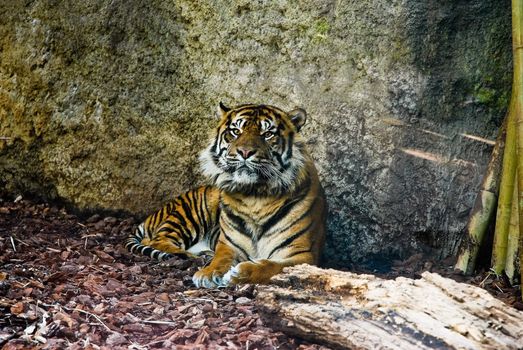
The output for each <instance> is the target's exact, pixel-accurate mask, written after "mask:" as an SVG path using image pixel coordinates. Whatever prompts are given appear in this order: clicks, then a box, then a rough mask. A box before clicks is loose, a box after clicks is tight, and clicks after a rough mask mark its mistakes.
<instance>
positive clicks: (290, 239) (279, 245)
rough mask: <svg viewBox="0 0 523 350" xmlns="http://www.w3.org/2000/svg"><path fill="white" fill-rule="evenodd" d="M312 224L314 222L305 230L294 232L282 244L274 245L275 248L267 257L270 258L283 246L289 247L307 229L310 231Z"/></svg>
mask: <svg viewBox="0 0 523 350" xmlns="http://www.w3.org/2000/svg"><path fill="white" fill-rule="evenodd" d="M311 226H312V222H311V223H310V224H309V225H308V226H307V227H306V228H304V229H303V230H301V231H299V232H297V233H295V234H293V235H292V236H290V237H289V238H287V239H286V240H285V241H283V242H281V243H280V244H278V245H277V246H276V247H274V249H273V250H272V251H271V252H270V253H269V255H268V256H267V259H270V258H271V256H272V254H274V253H276V252H277V251H278V250H280V249H282V248H285V247H287V246H288V245H289V244H291V243H292V242H293V241H294V240H295V239H297V238H299V237H300V236H302V235H304V234H305V233H307V231H309V229H310V228H311Z"/></svg>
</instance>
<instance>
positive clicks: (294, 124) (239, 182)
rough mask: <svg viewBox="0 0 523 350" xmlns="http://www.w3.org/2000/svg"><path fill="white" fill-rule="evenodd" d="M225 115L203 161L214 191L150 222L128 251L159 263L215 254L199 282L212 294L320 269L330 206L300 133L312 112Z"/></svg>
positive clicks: (254, 110) (171, 206) (179, 202)
mask: <svg viewBox="0 0 523 350" xmlns="http://www.w3.org/2000/svg"><path fill="white" fill-rule="evenodd" d="M219 115H220V123H219V125H218V127H217V129H216V131H215V132H214V133H213V135H212V138H211V140H210V142H209V145H208V146H207V148H206V149H205V150H204V151H203V152H202V153H201V155H200V161H201V168H202V170H203V173H204V175H206V176H207V177H208V178H209V180H210V182H211V185H210V186H205V187H200V188H197V189H194V190H191V191H189V192H187V193H185V194H183V195H181V196H179V197H178V198H176V199H175V200H174V201H172V202H171V203H168V204H167V205H165V206H164V207H163V208H162V209H161V210H159V211H158V212H157V213H155V214H152V215H151V216H149V217H148V218H147V219H146V220H145V222H143V223H142V224H141V225H140V226H139V227H138V229H137V230H136V232H135V233H134V234H132V235H131V236H129V237H128V239H127V241H126V247H127V249H129V250H130V251H131V252H139V253H141V254H143V255H147V256H150V257H152V258H156V259H158V260H164V259H167V258H170V257H172V256H176V255H178V256H194V254H197V253H199V252H202V251H209V250H211V251H214V256H213V258H212V261H211V262H210V264H209V265H208V266H206V267H204V268H202V269H201V270H199V271H198V272H196V273H195V274H194V276H193V282H194V284H195V285H196V286H197V287H207V288H214V287H222V286H228V285H233V284H238V283H266V282H268V281H269V279H270V278H271V277H272V276H273V275H275V274H277V273H279V272H281V271H282V269H283V268H284V267H286V266H292V265H297V264H301V263H308V264H317V263H318V259H319V257H320V253H321V250H322V247H323V243H324V236H325V217H326V214H325V213H326V202H325V197H324V193H323V189H322V187H321V185H320V182H319V180H318V175H317V172H316V168H315V167H314V164H313V161H312V159H311V157H310V156H309V154H308V153H307V151H306V149H305V144H304V141H303V140H302V138H301V136H300V134H299V132H300V129H301V128H302V126H303V125H304V124H305V120H306V113H305V111H304V110H303V109H300V108H298V109H295V110H293V111H290V112H284V111H283V110H281V109H279V108H277V107H273V106H268V105H254V104H247V105H241V106H238V107H235V108H228V107H226V106H224V105H223V104H222V103H220V107H219Z"/></svg>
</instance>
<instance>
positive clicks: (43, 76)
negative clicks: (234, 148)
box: [0, 0, 511, 262]
mask: <svg viewBox="0 0 523 350" xmlns="http://www.w3.org/2000/svg"><path fill="white" fill-rule="evenodd" d="M0 18H1V20H0V137H1V139H0V174H1V176H0V185H1V186H3V187H4V189H5V191H7V192H8V193H10V194H12V195H17V194H20V193H31V194H35V195H38V196H41V197H44V198H50V199H61V200H65V201H66V202H68V203H70V204H71V205H72V206H74V207H76V208H77V209H79V210H116V211H127V212H129V213H133V214H137V215H145V214H146V213H150V212H151V211H153V210H155V209H156V208H158V207H159V206H161V203H163V202H165V201H167V200H169V199H170V198H172V197H174V196H175V195H176V194H178V193H181V192H183V191H185V190H187V189H189V188H190V187H193V186H196V185H198V184H201V183H203V181H204V179H203V178H202V177H201V176H200V175H199V169H198V163H197V156H198V153H199V151H200V150H201V149H202V148H203V146H204V145H205V143H206V140H207V137H208V133H209V130H210V129H211V128H212V127H213V126H214V124H215V123H216V120H215V118H214V111H215V109H216V105H217V104H218V102H219V101H223V102H225V103H226V104H229V105H235V104H240V103H247V102H253V103H268V104H274V105H277V106H280V107H282V108H284V109H292V108H293V107H295V106H301V107H303V108H305V109H306V110H307V111H308V113H309V119H308V123H307V125H306V127H305V128H304V134H305V137H306V138H307V139H308V143H309V147H310V149H311V151H312V154H313V156H314V158H315V159H316V162H317V165H318V168H319V170H320V175H321V178H322V181H323V184H324V187H325V189H326V192H327V196H328V198H329V207H330V216H329V238H328V244H327V249H326V257H327V259H328V260H330V261H341V262H349V261H364V260H372V261H374V262H376V261H378V260H377V257H381V258H384V259H385V260H386V259H389V258H391V257H395V256H404V255H408V254H410V253H412V252H417V251H420V250H421V249H423V248H425V247H427V248H431V249H435V253H436V254H439V255H440V256H445V255H448V254H451V253H453V252H454V251H455V249H456V244H457V242H458V241H459V238H460V232H461V231H462V229H463V227H464V225H465V223H466V218H467V215H468V211H469V210H470V207H471V205H472V203H473V200H474V196H475V194H476V192H477V189H478V185H479V182H480V180H481V176H482V173H483V171H484V169H485V166H486V163H487V161H488V157H489V154H490V151H491V149H492V145H491V144H489V143H488V142H480V141H477V139H472V138H469V137H468V136H467V135H473V136H479V137H482V138H484V139H487V140H493V139H494V138H495V135H496V132H497V128H498V127H499V125H500V124H501V120H502V118H503V115H504V112H505V109H506V100H507V96H508V95H509V92H510V80H511V79H510V78H511V61H510V57H511V48H510V2H509V1H508V0H503V1H499V0H481V1H480V0H475V1H468V2H465V1H443V2H424V1H413V0H397V1H396V0H395V1H378V0H364V1H362V0H350V1H345V2H339V1H329V0H317V1H312V2H311V1H275V2H262V1H259V2H252V1H243V0H233V1H207V2H194V1H183V0H182V1H176V2H172V1H160V0H152V1H147V2H143V1H137V0H130V1H123V0H116V1H94V0H86V1H82V2H76V3H75V2H71V1H54V0H36V1H31V2H28V1H18V0H16V1H15V0H5V1H3V5H2V7H1V8H0Z"/></svg>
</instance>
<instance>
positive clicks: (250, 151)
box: [238, 148, 256, 159]
mask: <svg viewBox="0 0 523 350" xmlns="http://www.w3.org/2000/svg"><path fill="white" fill-rule="evenodd" d="M238 153H239V154H240V156H242V158H243V159H247V158H250V157H252V156H253V155H254V153H256V150H254V149H241V148H239V149H238Z"/></svg>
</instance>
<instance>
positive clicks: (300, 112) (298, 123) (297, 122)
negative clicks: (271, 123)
mask: <svg viewBox="0 0 523 350" xmlns="http://www.w3.org/2000/svg"><path fill="white" fill-rule="evenodd" d="M287 114H288V115H289V118H291V122H292V124H294V126H295V127H296V130H298V131H300V129H301V127H302V126H303V125H305V122H306V121H307V112H305V110H304V109H302V108H296V109H293V110H292V111H290V112H289V113H287Z"/></svg>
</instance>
